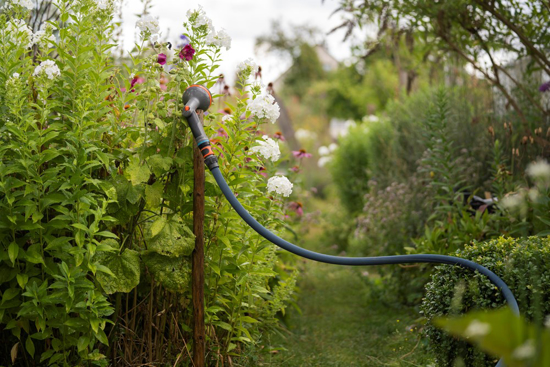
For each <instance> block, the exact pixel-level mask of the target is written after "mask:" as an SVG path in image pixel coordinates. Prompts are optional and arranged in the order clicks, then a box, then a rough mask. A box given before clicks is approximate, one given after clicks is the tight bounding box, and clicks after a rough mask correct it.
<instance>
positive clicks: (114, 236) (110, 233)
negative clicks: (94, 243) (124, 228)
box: [95, 231, 118, 240]
mask: <svg viewBox="0 0 550 367" xmlns="http://www.w3.org/2000/svg"><path fill="white" fill-rule="evenodd" d="M95 235H96V236H101V237H107V238H114V239H117V240H118V236H117V235H116V234H114V233H113V232H109V231H101V232H97V233H96V234H95Z"/></svg>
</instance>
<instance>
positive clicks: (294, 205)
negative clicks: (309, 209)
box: [288, 201, 304, 217]
mask: <svg viewBox="0 0 550 367" xmlns="http://www.w3.org/2000/svg"><path fill="white" fill-rule="evenodd" d="M288 208H289V209H290V210H292V211H294V212H295V213H296V214H297V215H298V216H299V217H301V216H302V215H304V207H303V205H302V203H300V202H299V201H292V202H290V203H289V204H288Z"/></svg>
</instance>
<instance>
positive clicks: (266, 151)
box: [250, 135, 281, 162]
mask: <svg viewBox="0 0 550 367" xmlns="http://www.w3.org/2000/svg"><path fill="white" fill-rule="evenodd" d="M262 139H264V141H261V140H256V142H257V143H258V146H255V147H252V148H250V152H251V153H260V154H261V155H262V156H263V157H264V158H265V159H271V161H272V162H276V161H277V160H279V157H280V156H281V150H280V149H279V143H277V142H276V141H275V140H273V139H271V138H269V137H268V136H267V135H264V136H262Z"/></svg>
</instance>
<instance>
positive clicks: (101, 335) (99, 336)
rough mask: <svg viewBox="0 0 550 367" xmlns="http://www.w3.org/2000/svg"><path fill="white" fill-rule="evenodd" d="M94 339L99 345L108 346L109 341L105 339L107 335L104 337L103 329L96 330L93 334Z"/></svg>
mask: <svg viewBox="0 0 550 367" xmlns="http://www.w3.org/2000/svg"><path fill="white" fill-rule="evenodd" d="M95 337H96V338H97V340H99V341H100V342H101V343H103V344H105V345H109V339H107V335H105V331H103V329H98V330H97V332H96V333H95Z"/></svg>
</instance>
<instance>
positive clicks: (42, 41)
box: [32, 31, 56, 48]
mask: <svg viewBox="0 0 550 367" xmlns="http://www.w3.org/2000/svg"><path fill="white" fill-rule="evenodd" d="M32 41H33V43H34V44H36V45H38V46H39V47H40V48H49V47H53V46H54V45H52V43H51V42H55V41H56V39H55V36H54V35H53V34H49V35H48V34H47V32H46V31H37V32H36V33H35V34H34V35H33V38H32Z"/></svg>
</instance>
